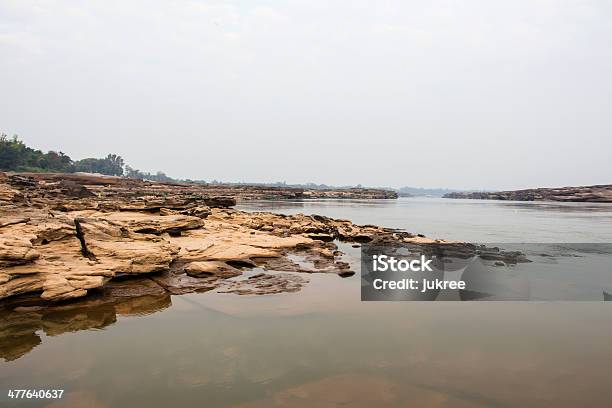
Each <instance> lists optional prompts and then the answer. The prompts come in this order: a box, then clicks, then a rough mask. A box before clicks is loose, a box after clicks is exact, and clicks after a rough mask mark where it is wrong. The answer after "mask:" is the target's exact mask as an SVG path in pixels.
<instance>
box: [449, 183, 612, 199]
mask: <svg viewBox="0 0 612 408" xmlns="http://www.w3.org/2000/svg"><path fill="white" fill-rule="evenodd" d="M444 198H468V199H479V200H510V201H565V202H589V203H612V184H603V185H595V186H580V187H559V188H532V189H526V190H514V191H496V192H453V193H449V194H445V195H444Z"/></svg>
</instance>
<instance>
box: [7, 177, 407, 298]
mask: <svg viewBox="0 0 612 408" xmlns="http://www.w3.org/2000/svg"><path fill="white" fill-rule="evenodd" d="M105 182H106V184H104V183H105ZM234 203H235V198H234V197H228V196H216V195H209V194H205V193H204V192H203V191H202V190H201V189H200V187H199V186H191V187H189V186H186V185H182V184H181V185H171V184H158V183H147V182H141V181H135V180H125V179H117V178H104V177H93V178H92V177H86V176H81V175H66V178H62V177H61V175H44V176H39V177H30V176H27V175H25V176H24V175H8V176H7V175H4V174H2V175H1V176H0V299H5V298H9V297H14V296H17V295H24V294H28V295H33V296H35V297H38V298H39V299H40V300H44V301H65V300H70V299H75V298H82V297H84V296H85V295H87V294H88V293H90V294H91V293H94V294H95V293H97V292H96V291H99V290H102V289H103V288H104V287H105V286H106V285H108V284H109V282H110V281H111V280H113V279H117V278H121V277H126V276H127V277H129V276H146V279H147V280H149V281H150V282H151V284H154V285H157V286H159V287H160V288H162V289H163V290H164V291H165V292H166V293H171V294H183V293H188V292H194V291H208V290H212V289H218V290H219V291H225V292H230V293H238V294H263V293H278V292H283V291H286V292H292V291H296V290H299V289H300V288H301V287H302V286H303V285H304V284H305V283H306V282H307V279H306V278H300V277H296V276H294V275H291V274H286V273H285V274H275V275H269V274H267V273H266V271H285V272H306V273H312V272H325V273H336V274H339V275H340V276H348V275H350V274H351V271H350V270H349V269H350V268H349V265H348V264H347V263H345V262H343V261H342V260H341V255H342V254H341V253H340V252H339V251H338V249H337V247H336V245H335V244H334V243H333V241H334V240H337V239H339V240H344V241H350V242H367V241H370V240H372V239H374V238H377V239H381V238H385V237H386V238H387V239H413V238H418V237H414V236H413V235H411V234H408V233H405V232H398V231H394V230H390V229H385V228H380V227H376V226H358V225H355V224H353V223H351V222H350V221H345V220H335V219H331V218H327V217H321V216H306V215H302V214H298V215H292V216H284V215H278V214H271V213H263V212H261V213H246V212H242V211H238V210H235V209H231V208H228V207H229V206H231V205H233V204H234ZM291 256H297V257H300V259H301V260H302V261H300V262H296V261H295V259H293V258H291ZM254 268H258V269H256V270H259V272H260V273H259V274H256V275H255V276H251V277H248V278H243V277H241V275H242V273H243V271H244V270H251V269H254ZM140 282H142V281H140Z"/></svg>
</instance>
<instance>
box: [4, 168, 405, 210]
mask: <svg viewBox="0 0 612 408" xmlns="http://www.w3.org/2000/svg"><path fill="white" fill-rule="evenodd" d="M4 177H9V178H10V179H11V184H12V185H19V186H22V187H28V186H33V185H34V184H32V183H34V182H40V185H37V186H38V187H41V186H43V187H45V188H46V189H47V190H55V191H58V190H64V191H70V195H71V196H78V195H82V194H87V193H86V192H83V191H77V190H78V188H77V187H76V186H77V185H78V186H84V187H86V188H87V189H88V190H89V191H91V192H92V193H94V194H96V195H100V194H101V195H103V196H108V195H109V194H113V195H118V196H135V195H136V196H140V197H145V196H147V195H153V196H155V195H163V194H164V193H165V194H166V195H169V194H172V195H175V196H176V195H183V196H187V195H201V196H207V197H210V198H211V199H213V197H214V201H215V203H216V204H213V206H215V207H217V206H221V207H227V206H232V205H235V200H287V199H293V200H296V199H297V200H299V199H356V200H357V199H365V200H368V199H396V198H397V197H398V193H397V192H396V191H393V190H386V189H380V188H362V187H359V188H357V187H354V188H329V189H323V188H312V189H309V188H299V187H288V186H284V187H283V186H266V185H257V184H253V185H246V184H244V185H243V184H218V183H216V184H204V183H170V182H156V181H148V180H139V179H131V178H126V177H116V176H104V175H99V174H88V173H19V174H10V173H9V174H8V175H5V176H4ZM181 192H183V193H184V194H183V193H181ZM0 195H2V191H0ZM222 197H231V198H232V199H233V200H234V201H231V202H230V201H223V200H221V198H222Z"/></svg>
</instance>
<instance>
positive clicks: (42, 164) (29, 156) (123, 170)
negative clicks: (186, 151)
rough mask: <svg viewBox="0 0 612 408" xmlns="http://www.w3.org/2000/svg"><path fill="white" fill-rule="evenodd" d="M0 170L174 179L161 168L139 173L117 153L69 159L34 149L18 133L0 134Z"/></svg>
mask: <svg viewBox="0 0 612 408" xmlns="http://www.w3.org/2000/svg"><path fill="white" fill-rule="evenodd" d="M0 170H2V171H16V172H31V173H47V172H48V173H75V172H85V173H100V174H106V175H109V176H126V177H130V178H137V179H141V180H145V179H146V180H155V181H177V180H174V179H173V178H171V177H168V176H167V175H166V174H164V173H163V172H161V171H158V172H157V173H156V174H151V173H147V172H141V171H140V170H137V169H133V168H132V167H130V166H128V165H126V164H125V161H124V160H123V158H122V157H121V156H119V155H117V154H108V155H107V156H106V157H104V158H93V157H90V158H86V159H81V160H72V159H71V158H70V156H68V155H67V154H65V153H63V152H55V151H52V150H51V151H48V152H46V153H44V152H43V151H41V150H37V149H33V148H31V147H29V146H26V144H25V143H24V142H23V141H22V140H20V139H19V138H18V137H17V136H13V137H9V136H8V135H6V134H4V133H2V134H0Z"/></svg>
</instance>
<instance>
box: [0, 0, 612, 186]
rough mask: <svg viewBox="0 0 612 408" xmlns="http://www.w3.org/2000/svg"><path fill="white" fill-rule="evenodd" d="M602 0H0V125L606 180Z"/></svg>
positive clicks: (350, 163) (185, 161)
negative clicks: (341, 0) (366, 0)
mask: <svg viewBox="0 0 612 408" xmlns="http://www.w3.org/2000/svg"><path fill="white" fill-rule="evenodd" d="M611 5H612V2H610V1H561V0H559V1H556V0H549V1H535V0H529V1H516V0H513V1H491V0H483V1H433V0H424V1H371V2H364V1H354V0H353V1H345V2H340V1H338V2H335V1H317V0H307V1H287V0H284V1H278V2H275V1H261V2H258V1H244V0H243V1H225V2H222V1H191V0H175V1H168V0H165V1H161V0H140V1H128V0H121V1H114V0H103V1H51V0H39V1H30V0H0V55H1V56H2V62H1V64H0V95H1V98H0V129H1V130H2V131H4V132H6V133H9V134H13V133H17V134H19V135H20V136H21V137H22V139H24V140H25V141H26V143H28V144H30V145H33V146H35V147H37V148H40V149H43V150H49V149H53V150H62V151H64V152H66V153H67V154H69V155H70V156H71V157H72V158H73V159H79V158H84V157H92V156H93V157H96V156H103V155H105V154H107V153H109V152H113V153H118V154H121V155H122V156H123V157H124V158H125V159H126V161H127V162H128V163H129V164H131V165H132V166H133V167H136V168H140V169H142V170H147V171H154V170H163V171H165V172H166V173H168V174H169V175H171V176H174V177H183V178H187V177H189V178H201V179H206V180H212V179H218V180H224V181H282V180H286V181H287V182H291V183H293V182H309V181H312V182H317V183H327V184H357V183H361V184H364V185H386V186H397V187H399V186H403V185H411V186H422V187H451V188H486V189H503V188H521V187H536V186H559V185H578V184H595V183H612V177H611V176H612V153H611V152H612V6H611Z"/></svg>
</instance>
